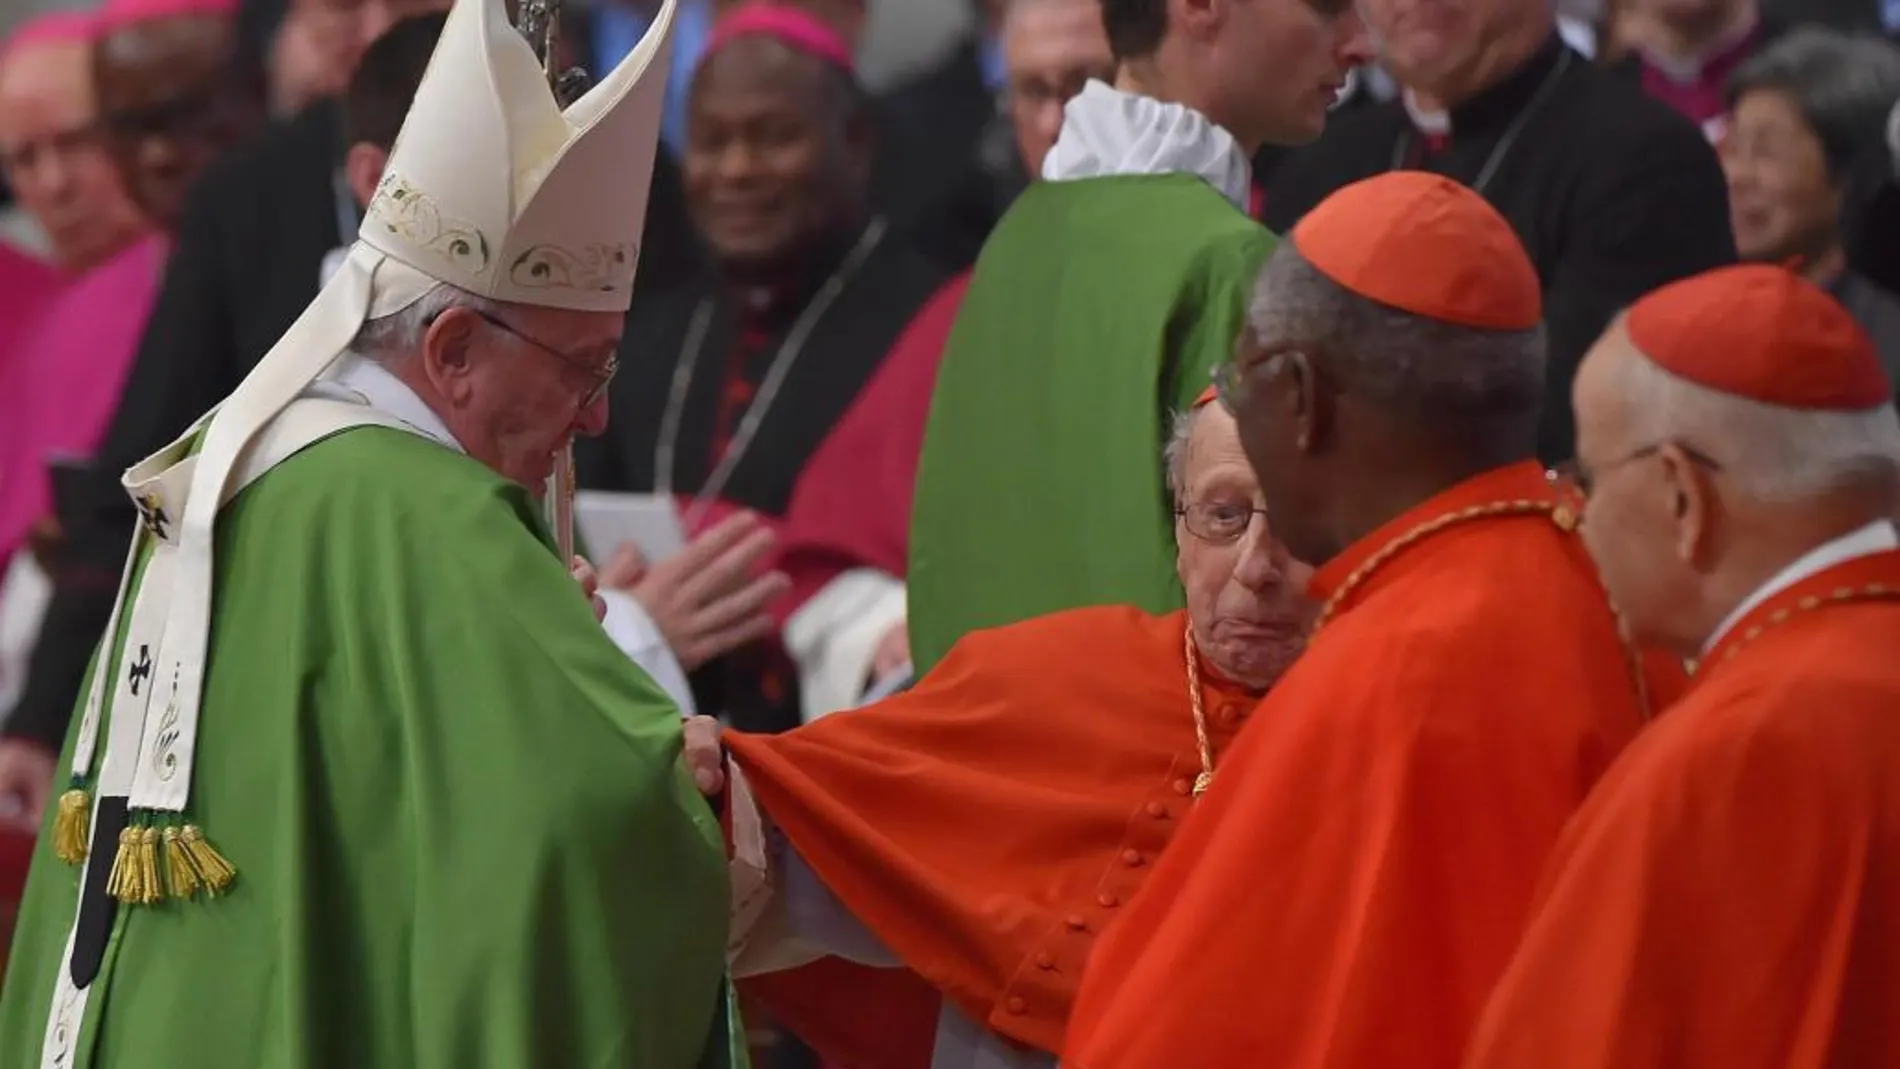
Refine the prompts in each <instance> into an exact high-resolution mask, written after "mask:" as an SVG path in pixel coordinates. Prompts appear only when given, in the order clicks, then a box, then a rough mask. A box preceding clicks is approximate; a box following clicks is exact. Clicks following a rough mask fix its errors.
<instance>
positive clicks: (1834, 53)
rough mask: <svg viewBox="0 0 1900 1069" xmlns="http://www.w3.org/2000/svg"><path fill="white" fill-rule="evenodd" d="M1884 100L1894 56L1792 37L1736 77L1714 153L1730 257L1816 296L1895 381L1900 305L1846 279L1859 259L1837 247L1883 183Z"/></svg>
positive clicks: (1835, 37) (1855, 274)
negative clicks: (1787, 274)
mask: <svg viewBox="0 0 1900 1069" xmlns="http://www.w3.org/2000/svg"><path fill="white" fill-rule="evenodd" d="M1896 100H1900V49H1896V48H1895V47H1894V46H1893V45H1890V44H1887V43H1886V42H1884V41H1879V40H1872V39H1867V38H1859V39H1856V38H1851V37H1848V36H1845V35H1843V34H1840V33H1838V32H1835V31H1832V30H1825V29H1819V28H1804V29H1800V30H1796V31H1794V32H1793V33H1790V34H1788V35H1787V36H1785V37H1783V38H1781V39H1780V40H1778V41H1776V42H1774V43H1773V44H1770V45H1769V46H1768V47H1767V48H1765V49H1764V50H1762V51H1761V52H1759V53H1757V54H1756V55H1755V56H1753V57H1752V58H1750V59H1749V60H1748V61H1747V62H1745V63H1743V64H1742V65H1741V66H1740V67H1739V68H1737V70H1736V72H1735V74H1734V76H1733V78H1732V79H1731V80H1730V84H1729V87H1728V102H1729V107H1730V108H1731V111H1730V114H1731V116H1732V118H1731V119H1730V121H1729V126H1728V131H1727V134H1726V135H1725V136H1724V137H1723V139H1722V141H1721V144H1720V149H1721V157H1722V167H1723V170H1724V171H1725V172H1726V173H1727V175H1728V190H1729V213H1730V217H1731V219H1732V220H1733V221H1734V227H1735V246H1736V249H1737V251H1738V252H1739V253H1740V254H1741V257H1742V259H1744V260H1758V261H1763V262H1767V263H1779V264H1786V265H1788V266H1791V267H1793V268H1795V269H1796V270H1798V271H1800V272H1801V273H1802V274H1804V275H1806V276H1807V278H1808V279H1809V280H1810V281H1812V282H1814V283H1816V284H1818V285H1820V286H1823V287H1826V288H1827V289H1828V290H1829V291H1830V292H1832V293H1833V294H1834V296H1835V297H1837V298H1839V299H1840V301H1841V302H1842V303H1843V304H1845V305H1846V306H1847V308H1848V310H1849V311H1850V312H1852V313H1853V314H1854V318H1855V319H1856V320H1858V321H1859V322H1860V324H1861V326H1862V328H1863V329H1865V330H1866V331H1867V332H1868V334H1869V335H1871V336H1872V337H1873V339H1874V344H1875V347H1876V348H1877V350H1878V351H1879V353H1880V358H1881V362H1882V363H1883V364H1884V365H1885V366H1886V369H1887V374H1888V377H1889V379H1893V380H1895V381H1900V300H1896V299H1895V297H1894V296H1893V295H1892V294H1890V293H1888V292H1886V291H1885V290H1883V289H1881V288H1880V286H1878V285H1877V284H1876V283H1874V282H1872V281H1870V280H1868V279H1867V278H1866V277H1865V276H1864V275H1862V274H1861V273H1860V272H1859V271H1857V270H1856V263H1855V261H1856V260H1857V259H1858V256H1857V255H1856V253H1857V252H1858V251H1859V250H1858V249H1851V248H1850V247H1849V243H1850V240H1854V241H1858V240H1859V239H1861V237H1862V236H1863V234H1864V231H1863V230H1862V228H1861V226H1860V224H1861V222H1862V221H1863V220H1865V219H1866V216H1867V212H1868V209H1869V208H1870V207H1871V205H1872V203H1873V199H1874V198H1875V197H1876V196H1878V195H1879V194H1880V193H1881V191H1882V187H1883V186H1885V185H1887V184H1888V183H1889V182H1890V176H1891V170H1890V168H1891V162H1890V159H1889V157H1888V154H1887V146H1886V138H1885V132H1886V126H1887V119H1888V116H1889V115H1890V114H1891V113H1892V112H1893V109H1894V106H1895V101H1896ZM1865 237H1866V238H1868V239H1872V240H1876V241H1877V240H1880V238H1881V235H1873V234H1865ZM1868 251H1869V252H1870V253H1874V254H1878V252H1879V250H1873V249H1870V250H1868Z"/></svg>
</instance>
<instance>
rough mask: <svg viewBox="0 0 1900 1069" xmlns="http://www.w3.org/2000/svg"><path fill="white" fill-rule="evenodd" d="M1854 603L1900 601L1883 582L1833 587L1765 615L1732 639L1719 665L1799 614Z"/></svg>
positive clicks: (1899, 594)
mask: <svg viewBox="0 0 1900 1069" xmlns="http://www.w3.org/2000/svg"><path fill="white" fill-rule="evenodd" d="M1856 601H1900V589H1897V588H1895V587H1891V586H1888V585H1887V584H1886V583H1868V584H1867V585H1866V586H1861V587H1852V586H1843V587H1835V588H1834V589H1833V590H1831V591H1829V592H1828V593H1826V594H1810V595H1808V596H1807V597H1805V598H1802V599H1801V600H1800V601H1797V602H1795V603H1794V604H1793V605H1790V606H1784V607H1782V608H1779V609H1776V610H1775V611H1774V612H1773V613H1771V614H1769V616H1768V619H1766V620H1763V621H1762V622H1761V623H1758V624H1756V625H1754V626H1753V627H1750V628H1749V629H1748V630H1747V631H1744V632H1742V634H1741V637H1740V638H1737V639H1736V640H1735V644H1734V645H1732V646H1730V647H1729V648H1728V651H1727V652H1725V653H1723V654H1722V663H1724V664H1727V663H1728V662H1730V661H1732V660H1734V659H1735V655H1736V654H1738V653H1740V652H1742V649H1743V648H1744V647H1746V646H1747V645H1749V644H1750V643H1752V642H1754V641H1755V640H1756V639H1758V638H1760V637H1761V636H1762V634H1763V633H1764V632H1767V631H1770V630H1772V629H1774V628H1776V627H1779V626H1781V625H1782V624H1785V623H1787V622H1788V621H1789V620H1792V619H1794V618H1795V617H1797V616H1800V615H1802V614H1803V613H1809V612H1813V611H1814V610H1816V609H1824V608H1827V607H1828V606H1830V605H1846V604H1848V603H1850V602H1856Z"/></svg>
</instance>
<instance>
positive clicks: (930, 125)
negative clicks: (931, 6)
mask: <svg viewBox="0 0 1900 1069" xmlns="http://www.w3.org/2000/svg"><path fill="white" fill-rule="evenodd" d="M876 111H877V114H878V115H879V117H880V136H881V138H882V144H881V145H880V159H879V161H878V163H879V166H880V167H881V168H882V169H883V170H882V175H881V179H882V183H883V188H882V189H881V190H879V189H876V188H874V190H873V194H872V199H873V203H875V204H876V205H877V207H878V209H879V210H880V211H883V212H884V213H885V214H886V215H887V216H889V217H890V218H892V219H893V221H895V222H897V223H898V224H899V225H900V227H903V228H905V229H908V230H909V231H910V232H911V242H912V244H913V245H914V246H915V247H916V248H917V249H918V250H919V251H920V252H922V253H923V254H924V255H926V256H928V257H929V258H930V259H932V260H934V261H936V262H937V263H939V264H942V265H943V266H944V267H946V268H948V269H950V270H952V271H960V270H962V269H964V268H966V267H968V266H969V265H970V264H972V263H974V262H975V261H976V254H977V253H978V252H979V251H980V250H981V249H982V248H983V242H984V240H985V239H987V238H988V237H989V233H990V230H991V229H992V228H993V227H995V225H996V220H997V219H999V218H1001V217H1002V213H1003V211H1004V210H1006V209H1007V208H1008V207H1009V203H1010V201H1011V200H1012V199H1014V197H1015V195H1016V194H1017V193H1019V192H1021V190H1022V187H1023V186H1025V185H1027V184H1028V178H1027V176H1026V175H1025V174H1024V173H1023V169H1022V164H1021V163H1020V162H1019V161H1018V159H1017V152H1016V140H1015V128H1014V127H1013V126H1012V125H1011V124H1010V121H1009V115H1008V113H1007V112H1006V111H1005V110H1004V109H1003V108H1002V107H1001V106H1000V102H999V98H998V94H997V93H996V92H995V91H994V90H992V89H991V88H990V87H989V85H988V84H987V83H986V82H985V80H984V76H983V63H982V58H981V54H980V45H979V44H978V42H976V41H969V42H966V43H965V44H964V45H963V46H962V47H961V48H958V49H957V50H956V51H955V52H953V53H951V54H950V56H949V57H948V58H947V59H946V60H945V61H944V62H943V63H942V64H940V65H938V66H936V67H934V68H932V69H931V70H929V71H927V72H925V73H924V74H923V75H921V76H919V77H917V78H915V79H913V80H911V81H909V82H906V83H904V84H902V85H900V86H898V87H896V88H895V89H892V90H891V91H890V92H889V93H887V94H885V95H884V97H883V98H881V99H880V100H879V101H878V102H877V109H876Z"/></svg>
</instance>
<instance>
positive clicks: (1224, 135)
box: [1042, 80, 1253, 212]
mask: <svg viewBox="0 0 1900 1069" xmlns="http://www.w3.org/2000/svg"><path fill="white" fill-rule="evenodd" d="M1142 174H1192V175H1199V176H1200V177H1201V178H1203V179H1205V180H1206V181H1207V183H1208V184H1209V185H1211V186H1213V187H1214V188H1215V189H1217V190H1219V191H1220V193H1221V195H1222V196H1224V197H1226V198H1227V199H1228V200H1230V201H1232V202H1233V203H1234V206H1235V207H1237V208H1239V209H1240V210H1241V211H1243V212H1244V211H1246V210H1247V204H1248V201H1249V200H1251V199H1252V186H1253V168H1252V166H1251V164H1250V163H1249V162H1248V160H1247V156H1246V154H1245V153H1243V152H1241V151H1240V145H1239V144H1237V143H1236V142H1235V141H1234V135H1232V134H1230V133H1228V132H1227V131H1226V130H1223V129H1221V128H1220V127H1219V126H1216V125H1215V124H1214V123H1213V121H1212V120H1210V119H1208V117H1207V116H1205V115H1202V114H1201V113H1200V112H1198V111H1195V110H1194V109H1192V108H1189V107H1186V106H1184V105H1181V104H1166V103H1163V102H1161V101H1159V100H1156V99H1154V98H1153V97H1146V96H1140V95H1138V94H1135V93H1126V92H1123V91H1122V90H1120V89H1116V88H1114V87H1112V86H1110V85H1108V84H1107V83H1105V82H1100V81H1095V80H1091V81H1090V82H1089V83H1088V84H1087V85H1085V86H1083V87H1082V91H1081V92H1080V93H1078V94H1076V96H1075V98H1074V99H1072V100H1070V101H1069V103H1068V105H1067V106H1066V107H1064V108H1063V111H1062V133H1061V134H1060V135H1059V136H1057V138H1056V144H1055V147H1054V148H1052V149H1050V150H1049V155H1047V156H1046V157H1044V158H1043V162H1042V176H1043V177H1044V178H1046V179H1049V180H1050V181H1052V182H1066V181H1073V180H1076V179H1083V178H1106V177H1109V176H1112V175H1142Z"/></svg>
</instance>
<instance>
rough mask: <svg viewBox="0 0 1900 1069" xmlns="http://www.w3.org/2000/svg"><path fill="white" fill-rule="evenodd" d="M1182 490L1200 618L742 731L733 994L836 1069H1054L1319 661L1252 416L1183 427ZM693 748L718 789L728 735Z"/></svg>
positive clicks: (1026, 653)
mask: <svg viewBox="0 0 1900 1069" xmlns="http://www.w3.org/2000/svg"><path fill="white" fill-rule="evenodd" d="M1208 400H1209V401H1211V398H1209V399H1208ZM1161 460H1162V458H1160V457H1157V458H1156V462H1157V464H1159V463H1161ZM1168 470H1169V473H1170V474H1169V483H1170V486H1171V487H1172V490H1173V493H1174V497H1175V502H1176V508H1177V513H1178V520H1177V524H1176V532H1175V533H1176V539H1177V542H1178V546H1179V553H1178V558H1177V566H1178V572H1179V575H1180V578H1181V582H1182V585H1183V588H1184V590H1185V593H1186V600H1187V605H1188V608H1187V609H1186V610H1185V611H1184V612H1173V613H1168V614H1164V615H1159V616H1156V615H1150V614H1148V613H1144V612H1140V611H1137V610H1135V609H1132V608H1126V607H1115V606H1103V607H1095V608H1087V609H1078V610H1074V611H1070V612H1063V613H1057V614H1054V615H1051V616H1046V617H1043V618H1040V619H1035V620H1030V621H1026V622H1024V623H1020V624H1017V625H1014V626H1010V627H1002V628H997V629H995V630H991V631H982V632H977V633H975V634H972V635H970V636H969V637H968V638H966V639H965V640H964V641H963V642H961V643H959V644H958V645H957V646H956V647H955V648H954V649H953V650H952V651H951V653H950V655H949V656H948V657H947V658H945V660H944V661H943V662H941V663H940V664H939V665H938V666H937V667H936V668H935V669H934V670H933V671H932V672H930V674H928V675H927V676H925V677H924V678H923V679H922V680H921V681H919V683H918V684H917V686H916V687H915V688H914V689H912V690H910V691H908V692H906V693H904V694H901V695H898V696H897V697H895V698H891V699H889V700H887V701H884V702H881V703H877V704H874V705H871V706H867V707H864V708H862V709H854V710H851V711H848V712H841V713H837V714H835V715H833V716H830V717H827V718H825V719H823V720H820V721H817V722H815V723H812V724H808V725H806V726H804V727H802V728H798V729H796V730H794V731H791V732H788V733H785V734H782V735H776V736H767V735H751V734H744V733H737V732H729V733H727V734H726V736H725V745H726V747H727V748H728V751H729V756H730V766H729V767H730V770H731V774H730V777H729V779H730V784H729V787H728V789H727V790H726V792H725V802H726V818H727V824H728V827H729V830H730V835H731V843H732V852H733V868H734V911H735V918H734V926H733V927H734V948H733V949H734V973H735V975H736V976H738V977H739V978H740V986H741V989H742V990H743V991H744V992H745V993H746V994H749V995H751V996H753V997H755V998H757V999H758V1000H759V1001H760V1002H762V1003H763V1004H764V1005H765V1006H766V1007H767V1008H768V1009H769V1010H770V1011H771V1013H772V1016H774V1017H775V1018H777V1019H779V1020H780V1021H782V1022H784V1023H785V1024H786V1025H787V1026H788V1027H790V1028H791V1029H792V1030H793V1031H795V1032H796V1033H798V1034H799V1035H800V1036H802V1037H804V1038H805V1039H806V1040H807V1041H808V1042H810V1043H811V1044H812V1045H813V1046H814V1047H816V1048H818V1049H819V1050H820V1051H821V1052H822V1053H823V1054H825V1055H826V1056H827V1059H828V1060H829V1061H830V1062H831V1063H832V1064H834V1065H837V1066H840V1067H843V1069H926V1067H929V1066H932V1065H984V1066H991V1067H995V1069H1006V1067H1014V1069H1028V1067H1048V1066H1053V1064H1054V1057H1055V1055H1056V1054H1057V1052H1058V1051H1059V1045H1060V1043H1061V1039H1062V1034H1063V1031H1064V1028H1065V1026H1066V1024H1067V1022H1068V1017H1069V1009H1070V1006H1071V1004H1072V1002H1073V1000H1074V996H1075V991H1076V985H1077V983H1078V981H1079V980H1080V978H1081V976H1082V969H1083V963H1084V962H1085V961H1086V960H1087V958H1088V955H1089V953H1090V950H1091V948H1092V947H1093V945H1094V943H1095V939H1096V937H1097V935H1098V934H1099V933H1100V932H1101V931H1102V930H1103V928H1104V927H1105V926H1106V925H1107V924H1108V923H1109V922H1110V921H1111V920H1113V919H1114V918H1115V917H1116V915H1117V914H1118V913H1119V911H1120V908H1121V906H1122V905H1123V903H1125V902H1127V901H1129V900H1130V899H1131V898H1133V896H1134V895H1135V893H1136V891H1137V890H1138V889H1139V888H1140V887H1141V885H1142V884H1143V883H1144V882H1145V880H1146V879H1147V877H1148V876H1149V874H1150V873H1151V872H1153V871H1154V868H1153V867H1154V864H1155V861H1156V859H1157V858H1158V857H1159V856H1161V854H1162V852H1163V850H1165V849H1166V848H1167V846H1168V844H1169V843H1170V842H1171V841H1172V840H1173V838H1174V836H1175V834H1176V832H1177V829H1179V828H1180V827H1181V825H1182V822H1183V820H1184V819H1185V818H1186V816H1187V814H1188V812H1189V811H1190V810H1191V809H1192V807H1193V806H1194V805H1195V798H1196V797H1197V795H1198V793H1199V789H1200V784H1202V783H1204V782H1206V781H1207V780H1208V779H1209V778H1210V777H1212V776H1214V775H1216V774H1218V770H1219V768H1220V766H1221V763H1222V762H1223V761H1224V760H1225V756H1226V754H1227V751H1228V747H1229V746H1230V745H1231V744H1232V742H1233V740H1234V737H1235V736H1236V734H1238V733H1239V731H1240V729H1241V727H1242V725H1243V724H1245V723H1246V722H1247V720H1248V718H1249V717H1250V716H1251V715H1252V713H1253V710H1254V707H1255V705H1256V704H1258V702H1259V698H1260V695H1261V694H1262V693H1263V692H1265V691H1267V690H1268V688H1269V687H1271V686H1272V685H1273V684H1274V681H1275V680H1277V679H1278V678H1280V675H1281V673H1282V672H1283V671H1284V670H1285V668H1286V666H1287V665H1288V664H1289V663H1291V661H1292V660H1293V658H1294V657H1295V656H1296V655H1297V653H1298V651H1299V649H1300V648H1301V646H1302V644H1303V642H1304V636H1305V632H1306V627H1307V625H1308V624H1309V622H1310V620H1311V605H1310V603H1309V602H1308V601H1307V600H1306V599H1305V598H1304V597H1303V590H1304V587H1305V582H1306V578H1307V572H1306V569H1304V568H1303V567H1302V566H1300V565H1298V564H1297V563H1295V562H1294V561H1293V560H1292V559H1291V558H1290V557H1288V556H1287V554H1286V551H1285V549H1284V548H1283V547H1281V546H1280V545H1279V544H1278V543H1277V542H1276V541H1275V540H1274V539H1273V537H1272V536H1271V535H1270V534H1269V531H1268V528H1267V525H1266V523H1265V522H1264V519H1263V512H1264V510H1263V507H1262V502H1261V500H1260V496H1259V490H1258V487H1257V486H1256V485H1255V482H1254V477H1253V473H1252V471H1251V469H1250V468H1249V467H1248V465H1247V461H1246V457H1245V456H1244V455H1243V454H1242V452H1241V450H1240V443H1239V439H1238V437H1237V435H1236V433H1235V430H1234V423H1233V419H1232V417H1231V416H1229V415H1228V414H1227V413H1226V412H1225V411H1223V410H1221V409H1220V408H1219V407H1218V406H1216V405H1213V404H1211V403H1205V404H1203V405H1202V406H1200V407H1197V408H1196V409H1194V410H1192V412H1191V414H1190V415H1188V416H1185V417H1183V419H1182V421H1181V423H1180V425H1179V427H1178V428H1177V431H1176V434H1175V436H1174V439H1173V444H1172V446H1171V447H1170V449H1169V456H1168ZM709 729H710V730H709ZM687 734H688V750H687V752H688V758H689V760H692V761H694V762H695V763H696V765H698V766H699V767H698V771H699V772H700V774H701V775H703V776H705V777H706V779H703V780H702V784H701V785H702V787H706V788H708V789H712V788H714V787H716V786H717V783H718V781H719V780H721V779H726V778H728V777H727V776H726V769H727V767H728V766H726V765H725V764H723V763H721V761H720V757H719V750H718V734H717V728H716V725H712V724H711V722H710V721H705V720H700V721H695V722H693V723H692V724H689V726H688V732H687ZM695 739H698V740H699V742H700V743H704V744H705V745H699V744H698V743H696V742H695V741H694V740H695Z"/></svg>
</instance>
